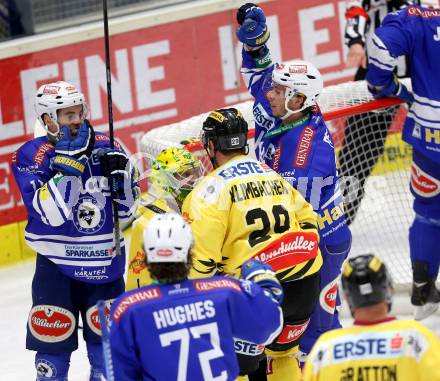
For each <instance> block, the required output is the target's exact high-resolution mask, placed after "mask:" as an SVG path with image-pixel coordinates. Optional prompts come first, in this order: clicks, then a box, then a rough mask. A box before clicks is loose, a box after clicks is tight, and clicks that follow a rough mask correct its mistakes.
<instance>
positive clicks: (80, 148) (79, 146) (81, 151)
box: [55, 119, 95, 160]
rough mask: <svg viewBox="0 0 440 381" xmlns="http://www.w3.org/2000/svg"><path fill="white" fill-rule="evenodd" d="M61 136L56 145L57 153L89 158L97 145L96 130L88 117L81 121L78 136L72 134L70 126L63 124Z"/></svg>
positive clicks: (82, 158)
mask: <svg viewBox="0 0 440 381" xmlns="http://www.w3.org/2000/svg"><path fill="white" fill-rule="evenodd" d="M60 131H61V133H60V135H61V138H60V140H58V142H57V143H56V145H55V152H56V154H57V155H64V156H70V157H73V158H75V159H79V160H84V159H85V160H87V159H88V158H89V157H90V155H91V153H92V151H93V147H94V145H95V131H93V128H92V126H91V125H90V123H89V121H88V120H87V119H86V120H85V121H84V122H83V123H81V125H80V127H79V130H78V133H77V134H76V136H74V137H73V136H72V135H71V132H70V128H69V127H67V126H62V127H61V129H60Z"/></svg>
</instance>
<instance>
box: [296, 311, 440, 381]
mask: <svg viewBox="0 0 440 381" xmlns="http://www.w3.org/2000/svg"><path fill="white" fill-rule="evenodd" d="M439 364H440V340H439V338H438V337H437V336H436V335H435V334H434V333H433V332H431V331H430V330H429V329H428V328H426V327H425V326H423V325H422V324H420V323H419V322H417V321H414V320H400V321H399V320H395V319H394V320H392V321H386V322H382V323H381V324H374V325H355V326H354V327H350V328H343V329H336V330H332V331H329V332H326V333H325V334H323V335H322V336H321V337H320V338H319V339H318V341H317V342H316V343H315V345H314V347H313V349H312V351H311V352H310V354H309V356H308V358H307V362H306V364H305V367H304V371H303V381H321V380H353V381H354V380H370V381H388V380H394V381H439V380H440V367H439Z"/></svg>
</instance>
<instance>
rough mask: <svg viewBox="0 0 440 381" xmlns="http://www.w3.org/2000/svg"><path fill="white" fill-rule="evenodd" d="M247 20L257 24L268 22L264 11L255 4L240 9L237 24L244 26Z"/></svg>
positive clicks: (248, 4)
mask: <svg viewBox="0 0 440 381" xmlns="http://www.w3.org/2000/svg"><path fill="white" fill-rule="evenodd" d="M246 19H252V20H254V21H257V22H263V23H265V22H266V16H265V15H264V12H263V10H262V9H261V8H260V7H259V6H258V5H257V4H254V3H246V4H244V5H242V6H241V7H240V8H238V11H237V22H238V24H239V25H243V23H244V21H245V20H246Z"/></svg>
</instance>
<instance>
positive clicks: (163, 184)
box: [150, 147, 201, 203]
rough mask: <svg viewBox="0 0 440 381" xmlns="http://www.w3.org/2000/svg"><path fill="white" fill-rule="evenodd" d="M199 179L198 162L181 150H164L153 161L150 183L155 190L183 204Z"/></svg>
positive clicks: (187, 152) (199, 169) (189, 153)
mask: <svg viewBox="0 0 440 381" xmlns="http://www.w3.org/2000/svg"><path fill="white" fill-rule="evenodd" d="M200 177H201V168H200V163H199V161H198V160H197V159H196V158H195V157H194V156H193V154H192V153H191V152H189V151H187V150H186V149H183V148H176V147H171V148H166V149H164V150H163V151H162V152H161V153H160V154H159V155H158V156H157V157H156V159H154V161H153V164H152V171H151V177H150V180H151V183H152V185H153V186H154V187H155V188H156V190H159V191H164V192H166V193H168V194H171V195H172V196H173V197H174V198H175V200H176V201H178V202H180V203H183V201H184V200H185V198H186V196H188V194H189V193H190V192H191V191H192V189H193V188H194V185H195V183H196V182H197V180H198V179H199V178H200Z"/></svg>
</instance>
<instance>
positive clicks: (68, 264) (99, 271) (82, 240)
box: [12, 133, 136, 283]
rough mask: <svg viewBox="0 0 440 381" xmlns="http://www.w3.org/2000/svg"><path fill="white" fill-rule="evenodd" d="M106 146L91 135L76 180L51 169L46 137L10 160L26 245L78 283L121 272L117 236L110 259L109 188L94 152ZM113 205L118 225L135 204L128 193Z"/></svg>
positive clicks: (106, 279) (101, 279) (50, 148)
mask: <svg viewBox="0 0 440 381" xmlns="http://www.w3.org/2000/svg"><path fill="white" fill-rule="evenodd" d="M109 147H110V140H109V138H108V137H107V136H106V135H103V134H100V133H97V134H96V141H95V146H94V150H93V153H92V155H91V157H90V159H89V160H88V161H87V164H86V169H85V170H84V172H83V174H82V176H81V177H74V176H63V175H61V174H57V173H56V172H54V171H53V170H52V169H51V167H50V163H51V159H52V158H53V157H55V146H54V144H52V143H51V142H50V141H49V140H48V139H47V137H40V138H36V139H33V140H31V141H29V142H27V143H25V144H24V145H23V146H21V147H20V148H19V150H18V151H17V152H15V154H14V156H13V159H12V169H13V172H14V176H15V179H16V181H17V184H18V187H19V188H20V192H21V195H22V198H23V202H24V204H25V206H26V210H27V213H28V223H27V225H26V229H25V239H26V242H27V244H28V245H29V246H30V247H31V248H32V249H34V250H35V251H36V252H37V253H40V254H42V255H44V256H46V257H47V258H49V259H50V260H51V261H52V262H54V263H56V264H57V265H58V266H59V268H60V270H61V271H62V272H63V273H64V274H66V275H67V276H69V277H72V278H74V279H77V280H79V281H83V282H89V283H106V282H111V281H113V280H115V279H117V278H119V277H121V276H122V275H123V273H124V266H125V244H124V240H123V234H122V233H121V253H122V255H120V256H116V253H115V247H114V234H113V232H114V225H113V212H112V203H111V197H110V188H109V186H108V179H107V178H105V177H104V176H102V172H101V167H100V162H99V158H98V157H97V154H96V153H97V150H98V149H100V148H109ZM117 148H119V149H120V146H119V144H118V145H117ZM117 202H118V209H119V213H118V214H119V219H120V221H121V223H123V222H124V221H127V220H128V219H130V218H131V216H132V214H133V213H134V211H135V208H136V203H135V200H134V198H133V195H132V194H131V192H130V194H129V195H126V199H125V200H117Z"/></svg>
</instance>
